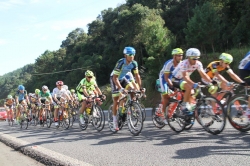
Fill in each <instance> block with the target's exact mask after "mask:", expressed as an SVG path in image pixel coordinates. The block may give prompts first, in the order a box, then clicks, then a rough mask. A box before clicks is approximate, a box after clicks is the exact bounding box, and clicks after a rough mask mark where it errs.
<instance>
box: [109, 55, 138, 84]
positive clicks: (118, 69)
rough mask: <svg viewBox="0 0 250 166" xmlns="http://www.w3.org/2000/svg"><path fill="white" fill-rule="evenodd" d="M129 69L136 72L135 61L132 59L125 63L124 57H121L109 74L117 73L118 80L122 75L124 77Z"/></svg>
mask: <svg viewBox="0 0 250 166" xmlns="http://www.w3.org/2000/svg"><path fill="white" fill-rule="evenodd" d="M131 71H133V72H134V73H138V64H137V62H136V61H134V60H133V61H132V62H130V63H129V64H127V63H126V58H122V59H120V60H118V62H117V63H116V65H115V68H114V70H113V71H112V73H111V75H110V76H113V75H114V74H115V75H118V79H119V80H122V79H123V77H125V76H126V74H127V73H128V72H131Z"/></svg>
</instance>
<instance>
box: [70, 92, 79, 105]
mask: <svg viewBox="0 0 250 166" xmlns="http://www.w3.org/2000/svg"><path fill="white" fill-rule="evenodd" d="M70 93H71V96H72V97H73V105H74V108H78V106H79V101H78V97H77V94H76V93H75V89H71V90H70Z"/></svg>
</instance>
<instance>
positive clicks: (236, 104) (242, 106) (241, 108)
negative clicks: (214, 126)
mask: <svg viewBox="0 0 250 166" xmlns="http://www.w3.org/2000/svg"><path fill="white" fill-rule="evenodd" d="M247 109H248V97H247V96H246V95H236V96H234V97H233V98H232V99H231V100H230V101H229V102H228V105H227V114H228V121H229V123H230V124H231V125H232V126H233V127H234V128H235V129H236V130H239V131H241V132H246V131H249V130H250V124H249V122H248V117H247V116H245V112H246V111H247Z"/></svg>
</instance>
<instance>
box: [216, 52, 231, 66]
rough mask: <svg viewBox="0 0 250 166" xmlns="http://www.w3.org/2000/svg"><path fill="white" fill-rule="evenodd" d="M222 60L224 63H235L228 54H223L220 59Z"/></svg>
mask: <svg viewBox="0 0 250 166" xmlns="http://www.w3.org/2000/svg"><path fill="white" fill-rule="evenodd" d="M219 59H220V60H222V61H223V62H224V63H228V64H230V63H232V62H233V57H232V55H230V54H227V53H222V54H221V55H220V57H219Z"/></svg>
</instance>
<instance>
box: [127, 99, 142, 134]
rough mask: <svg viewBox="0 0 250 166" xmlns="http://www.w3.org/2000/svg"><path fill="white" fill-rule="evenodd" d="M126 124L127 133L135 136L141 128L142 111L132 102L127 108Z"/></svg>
mask: <svg viewBox="0 0 250 166" xmlns="http://www.w3.org/2000/svg"><path fill="white" fill-rule="evenodd" d="M127 109H128V110H127V122H128V128H129V131H130V132H131V133H132V134H133V135H135V136H137V135H139V134H140V133H141V130H142V128H143V120H142V110H141V107H140V105H139V104H138V103H136V102H132V103H131V104H130V106H129V107H128V108H127Z"/></svg>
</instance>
